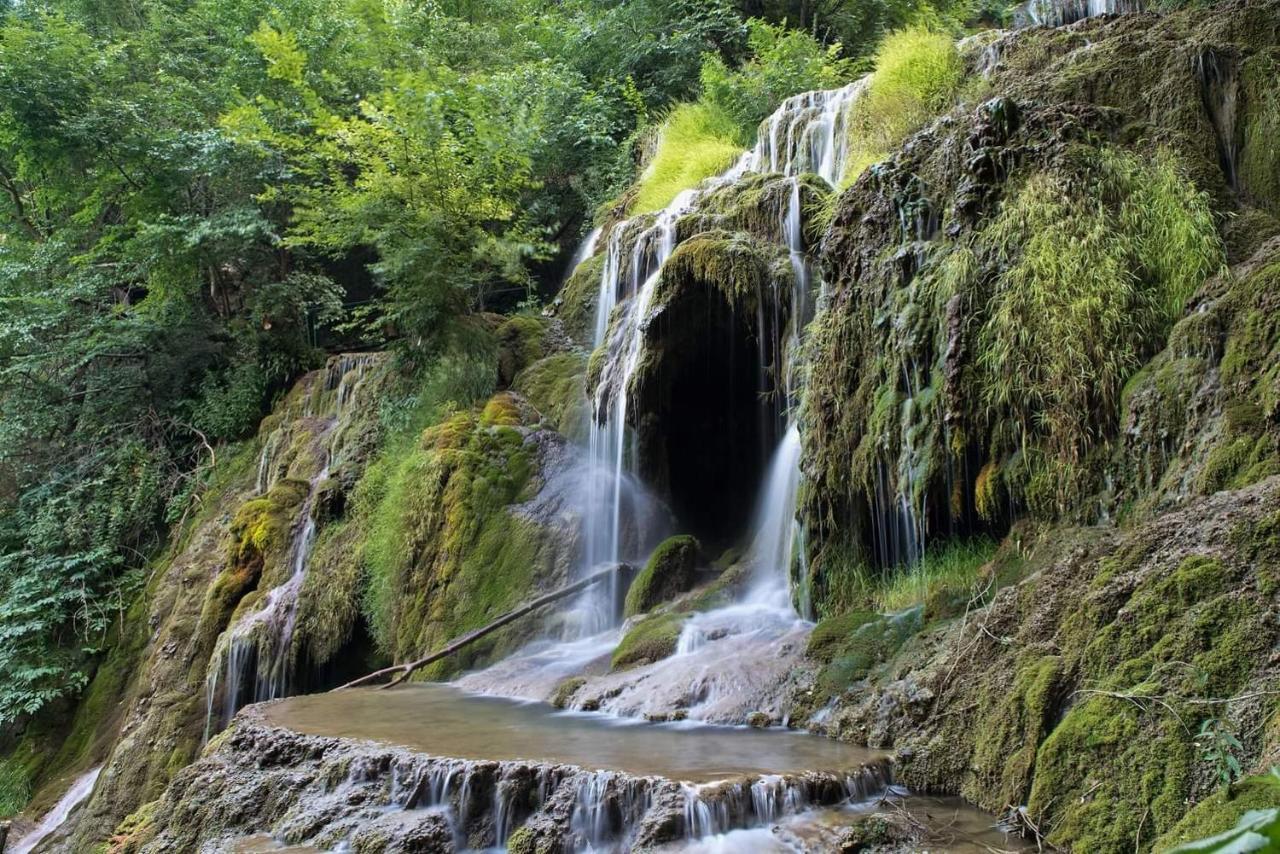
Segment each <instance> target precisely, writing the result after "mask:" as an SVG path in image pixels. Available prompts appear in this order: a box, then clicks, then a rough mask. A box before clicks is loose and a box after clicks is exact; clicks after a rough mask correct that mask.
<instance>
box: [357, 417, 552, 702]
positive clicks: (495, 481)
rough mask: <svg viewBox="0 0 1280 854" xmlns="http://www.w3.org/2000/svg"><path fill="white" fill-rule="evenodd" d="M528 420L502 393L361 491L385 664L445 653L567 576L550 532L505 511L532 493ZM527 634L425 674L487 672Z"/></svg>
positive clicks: (408, 452)
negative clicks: (477, 668)
mask: <svg viewBox="0 0 1280 854" xmlns="http://www.w3.org/2000/svg"><path fill="white" fill-rule="evenodd" d="M529 412H530V411H529V410H528V407H526V406H524V405H523V403H522V402H521V401H520V400H519V399H518V398H516V397H515V396H514V395H512V394H511V393H508V392H502V393H499V394H498V395H495V396H494V397H493V398H491V399H490V400H489V401H488V402H487V403H486V404H485V406H484V407H483V409H482V411H481V412H480V413H479V414H478V416H477V415H475V414H471V413H466V412H458V413H454V414H453V415H450V416H448V417H447V418H446V419H445V420H444V421H443V422H442V423H440V424H437V425H435V426H432V427H429V428H427V429H426V430H424V431H423V433H422V436H421V438H420V439H419V441H418V442H417V444H416V446H412V447H410V448H404V447H403V446H402V447H400V448H399V449H398V450H397V453H396V454H395V456H394V457H393V458H389V459H388V460H387V462H386V463H384V464H382V465H377V466H375V467H374V468H372V469H371V471H370V473H369V475H368V476H367V478H366V481H367V482H366V481H362V482H361V484H360V485H359V486H358V487H357V490H356V499H355V501H354V504H355V508H356V512H355V517H354V519H353V523H354V524H356V525H357V526H358V527H359V528H360V529H361V531H363V544H362V545H361V546H360V548H359V553H360V562H361V564H362V565H363V567H364V568H365V571H366V572H367V575H368V588H367V593H366V596H365V601H364V606H365V613H366V616H367V619H368V622H369V624H370V626H371V627H372V630H373V634H374V638H375V640H376V641H377V643H378V645H379V648H380V649H381V650H382V651H383V652H384V653H385V654H386V655H388V656H389V657H391V658H393V659H395V660H406V659H409V658H413V657H417V656H419V655H422V654H424V653H425V652H427V651H429V650H432V649H436V648H438V647H440V646H443V645H444V644H445V643H447V642H448V641H449V640H450V639H452V638H454V637H456V636H458V635H460V634H462V633H464V632H466V631H470V630H472V629H475V628H479V627H480V626H482V625H484V624H485V623H487V622H490V621H491V620H493V619H494V618H496V617H497V616H500V615H501V614H502V613H504V612H505V611H507V610H510V609H511V608H513V607H515V606H516V605H518V604H519V603H520V602H522V601H524V599H526V598H527V597H528V595H529V593H530V592H531V591H532V590H534V589H535V588H537V587H538V586H540V585H545V584H547V583H549V582H550V581H551V580H552V579H553V577H554V574H555V573H556V572H558V571H562V569H563V564H564V561H565V560H566V554H565V553H564V552H563V550H562V549H561V547H560V545H559V544H558V541H557V539H556V535H555V534H554V532H553V531H549V530H544V529H543V528H542V527H541V526H540V525H539V524H538V523H537V522H535V521H533V520H531V519H528V518H525V517H522V516H517V515H515V514H513V513H512V512H511V510H510V508H511V507H512V505H515V504H518V503H520V502H523V501H526V500H528V499H529V498H530V497H531V495H532V493H531V490H532V489H533V488H534V487H536V485H537V483H536V480H535V478H534V475H535V472H536V465H537V456H536V455H537V450H536V445H534V444H533V443H530V442H526V440H525V436H524V434H523V433H522V430H523V429H524V425H525V418H526V415H527V414H529ZM384 466H385V467H384ZM534 625H536V623H533V622H531V621H521V622H519V623H517V624H514V625H513V626H511V627H509V628H506V629H504V630H502V631H501V632H498V633H496V634H495V635H493V636H491V637H489V638H486V639H485V640H484V641H482V642H480V643H478V644H475V645H473V646H471V647H469V648H468V649H467V650H466V651H465V652H463V653H461V654H459V655H458V656H454V657H452V658H450V659H449V660H447V661H441V662H439V663H437V664H435V665H433V666H432V667H429V668H425V669H424V670H423V671H422V672H421V674H420V675H421V676H422V677H424V678H438V677H441V676H443V675H446V674H448V673H451V672H454V671H456V670H457V669H460V668H466V667H468V666H470V665H471V664H473V663H475V662H483V661H486V660H488V658H489V657H490V656H492V655H494V654H496V651H499V650H507V649H510V648H512V647H513V646H514V645H515V644H516V643H517V642H518V641H519V640H520V639H521V638H522V637H524V636H525V635H526V634H527V633H528V632H529V631H530V630H531V628H532V627H533V626H534Z"/></svg>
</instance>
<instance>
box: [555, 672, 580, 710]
mask: <svg viewBox="0 0 1280 854" xmlns="http://www.w3.org/2000/svg"><path fill="white" fill-rule="evenodd" d="M586 684H587V678H586V677H585V676H570V677H569V678H567V679H562V680H560V682H559V683H558V684H557V685H556V687H555V690H554V691H552V692H551V701H550V702H551V705H553V706H555V707H556V708H557V709H564V708H568V706H569V703H570V702H572V701H573V695H574V694H576V693H578V690H579V689H580V688H581V687H582V686H583V685H586Z"/></svg>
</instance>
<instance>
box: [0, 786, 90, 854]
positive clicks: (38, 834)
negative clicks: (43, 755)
mask: <svg viewBox="0 0 1280 854" xmlns="http://www.w3.org/2000/svg"><path fill="white" fill-rule="evenodd" d="M101 773H102V768H101V767H98V768H94V769H93V770H92V771H88V772H86V773H84V774H82V775H81V776H80V777H78V778H76V781H75V782H74V783H72V784H71V788H70V789H68V790H67V793H66V794H65V795H63V796H62V798H61V799H59V801H58V802H57V803H56V804H54V805H53V809H51V810H49V811H48V812H47V813H45V815H44V818H42V819H40V823H39V824H37V825H36V826H35V827H33V828H32V829H31V832H30V833H28V834H27V835H26V836H24V837H22V838H21V839H19V840H18V841H16V842H14V843H13V848H12V849H11V850H10V852H9V854H30V852H32V851H34V850H35V849H36V846H38V845H39V844H40V843H41V842H44V841H45V840H46V839H48V838H49V837H50V836H52V835H53V834H54V833H56V832H57V831H58V828H60V827H62V825H63V823H64V822H65V821H66V820H67V819H68V818H69V817H70V816H71V813H72V811H74V810H75V808H76V807H78V806H80V804H82V803H84V801H85V799H86V798H88V797H89V795H90V794H92V793H93V787H94V784H95V783H97V782H98V775H99V774H101Z"/></svg>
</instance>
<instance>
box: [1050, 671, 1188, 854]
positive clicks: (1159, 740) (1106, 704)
mask: <svg viewBox="0 0 1280 854" xmlns="http://www.w3.org/2000/svg"><path fill="white" fill-rule="evenodd" d="M1192 764H1193V748H1192V746H1191V744H1190V741H1189V739H1188V738H1187V737H1186V734H1185V733H1184V732H1183V731H1182V728H1181V725H1180V724H1179V723H1178V722H1177V721H1175V720H1174V719H1172V718H1170V717H1168V716H1164V717H1161V716H1160V713H1159V712H1154V713H1144V712H1143V711H1141V710H1140V708H1139V707H1137V706H1136V705H1135V704H1133V703H1130V702H1129V701H1127V700H1123V699H1118V698H1113V697H1107V696H1092V697H1087V698H1085V699H1082V700H1081V701H1080V702H1078V703H1077V704H1076V705H1075V706H1073V707H1072V708H1071V709H1070V711H1068V712H1067V715H1066V717H1064V718H1063V720H1062V721H1061V722H1060V723H1059V724H1058V726H1057V727H1056V728H1055V729H1054V730H1053V732H1052V733H1051V734H1050V735H1049V737H1048V738H1047V739H1046V740H1045V742H1044V744H1043V745H1042V746H1041V748H1040V750H1039V752H1038V754H1037V757H1036V776H1035V781H1034V783H1033V785H1032V788H1031V794H1030V797H1029V800H1028V806H1029V809H1030V810H1031V811H1032V814H1033V815H1035V816H1040V817H1045V816H1046V815H1052V824H1050V825H1049V826H1051V827H1052V828H1053V831H1052V833H1051V834H1050V841H1051V842H1054V843H1059V842H1062V841H1064V840H1070V842H1071V845H1072V846H1073V847H1075V848H1077V849H1078V850H1082V851H1112V850H1120V848H1121V847H1123V848H1125V849H1126V850H1131V849H1130V848H1129V846H1134V847H1139V846H1144V847H1145V845H1149V844H1150V840H1151V839H1153V838H1154V837H1156V836H1158V835H1159V834H1160V833H1161V832H1163V830H1165V829H1167V828H1169V827H1171V826H1172V825H1173V823H1174V822H1176V821H1177V820H1178V818H1180V817H1181V815H1182V812H1183V810H1184V809H1185V807H1184V803H1183V799H1184V797H1185V793H1186V791H1187V790H1188V788H1189V785H1190V781H1191V769H1192ZM1144 830H1145V832H1144Z"/></svg>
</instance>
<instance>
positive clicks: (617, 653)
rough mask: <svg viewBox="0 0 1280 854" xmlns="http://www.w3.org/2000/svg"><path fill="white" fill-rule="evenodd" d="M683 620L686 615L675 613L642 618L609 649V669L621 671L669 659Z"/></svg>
mask: <svg viewBox="0 0 1280 854" xmlns="http://www.w3.org/2000/svg"><path fill="white" fill-rule="evenodd" d="M686 619H688V615H687V614H676V613H668V614H656V615H651V616H648V617H644V618H642V619H641V620H640V621H639V622H637V623H636V624H635V625H633V626H632V627H631V628H630V629H629V630H628V631H627V633H626V635H624V636H623V638H622V640H621V641H620V642H619V643H618V646H617V648H616V649H615V650H614V651H613V658H612V661H611V666H612V668H613V669H614V670H625V669H627V668H629V667H636V666H638V665H641V664H651V663H652V662H655V661H661V660H662V659H664V658H670V657H671V656H672V655H674V654H675V651H676V644H677V642H678V641H679V640H680V632H681V630H682V629H683V628H684V623H685V620H686Z"/></svg>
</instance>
